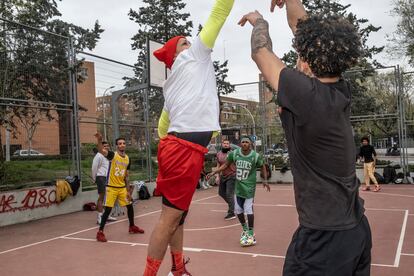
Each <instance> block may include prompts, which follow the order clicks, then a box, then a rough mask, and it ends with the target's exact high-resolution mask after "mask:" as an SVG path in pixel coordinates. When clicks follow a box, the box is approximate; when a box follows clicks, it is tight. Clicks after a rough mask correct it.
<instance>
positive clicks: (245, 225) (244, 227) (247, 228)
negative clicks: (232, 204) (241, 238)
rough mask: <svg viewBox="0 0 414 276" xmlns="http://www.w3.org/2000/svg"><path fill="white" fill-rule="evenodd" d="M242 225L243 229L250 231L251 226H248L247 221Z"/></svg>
mask: <svg viewBox="0 0 414 276" xmlns="http://www.w3.org/2000/svg"><path fill="white" fill-rule="evenodd" d="M242 227H243V231H245V232H247V231H249V227H248V226H247V224H246V223H244V224H242Z"/></svg>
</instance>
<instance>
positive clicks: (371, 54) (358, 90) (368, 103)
mask: <svg viewBox="0 0 414 276" xmlns="http://www.w3.org/2000/svg"><path fill="white" fill-rule="evenodd" d="M303 5H304V7H305V9H306V10H307V12H308V13H310V14H323V15H325V16H329V15H331V14H339V15H341V16H343V17H345V18H347V19H348V20H349V21H350V22H351V23H352V24H353V25H354V26H355V28H356V29H357V30H358V32H359V34H360V36H361V41H362V46H363V49H364V51H363V56H362V57H361V58H360V61H359V63H358V64H357V65H356V66H355V68H363V69H364V71H358V72H352V73H350V74H347V75H346V78H347V79H348V80H349V82H350V84H351V86H352V89H353V91H352V93H353V94H352V114H353V115H363V114H370V113H371V114H372V113H375V112H376V110H377V106H375V98H373V97H372V96H369V95H368V94H367V90H366V88H365V87H364V80H365V79H366V77H368V76H370V75H372V74H373V73H374V71H373V70H366V69H374V68H377V67H382V65H381V64H380V63H379V62H378V61H377V60H375V55H376V54H379V53H381V52H382V51H383V50H384V47H383V46H380V47H377V46H369V45H368V43H367V42H368V39H369V36H370V35H371V33H375V32H378V31H379V30H380V29H381V27H376V26H374V25H372V24H370V23H369V21H368V19H365V18H358V17H357V16H356V15H355V14H354V13H352V12H349V11H348V9H349V7H350V6H351V5H350V4H348V5H342V4H340V3H339V2H338V1H337V0H303ZM282 59H283V61H284V62H286V63H287V64H288V66H290V67H294V66H295V65H296V59H297V55H296V53H295V52H294V51H290V52H289V53H287V54H285V55H284V56H283V58H282Z"/></svg>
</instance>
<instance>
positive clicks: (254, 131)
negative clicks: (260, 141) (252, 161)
mask: <svg viewBox="0 0 414 276" xmlns="http://www.w3.org/2000/svg"><path fill="white" fill-rule="evenodd" d="M238 106H240V107H241V108H243V109H244V110H246V111H247V113H248V114H249V115H250V117H251V118H252V122H253V136H254V137H255V139H256V138H257V137H256V122H255V121H254V117H253V114H252V113H251V112H250V110H249V109H248V108H247V107H245V106H243V105H238ZM253 146H254V150H255V151H256V141H254V144H253Z"/></svg>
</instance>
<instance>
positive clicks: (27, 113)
mask: <svg viewBox="0 0 414 276" xmlns="http://www.w3.org/2000/svg"><path fill="white" fill-rule="evenodd" d="M74 69H75V63H74V55H73V47H72V42H71V39H70V38H68V37H63V36H59V35H56V34H53V33H49V32H46V31H43V30H40V29H36V28H31V27H28V26H24V25H21V24H17V23H14V22H11V21H8V20H4V19H0V132H1V135H0V145H1V149H0V160H1V161H2V162H1V163H0V190H8V189H15V188H19V187H30V186H39V185H43V184H45V183H48V182H54V181H55V180H56V179H57V178H64V177H65V176H68V175H75V174H77V171H78V169H79V167H78V163H79V162H78V159H79V154H78V151H77V150H76V148H77V143H76V141H77V125H76V115H77V114H76V110H77V109H76V108H74V107H75V106H76V105H77V103H76V100H77V97H76V90H75V86H74V83H75V75H74V73H73V72H74ZM4 161H6V162H4Z"/></svg>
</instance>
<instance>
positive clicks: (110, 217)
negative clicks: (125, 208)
mask: <svg viewBox="0 0 414 276" xmlns="http://www.w3.org/2000/svg"><path fill="white" fill-rule="evenodd" d="M117 220H118V219H117V218H114V217H113V216H109V217H108V221H117Z"/></svg>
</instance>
